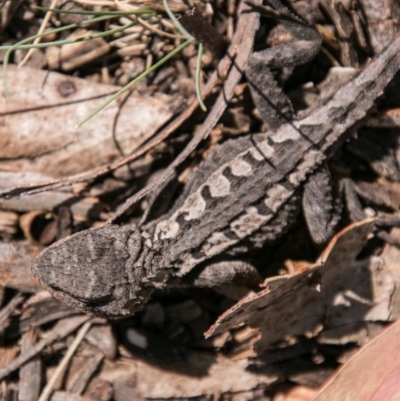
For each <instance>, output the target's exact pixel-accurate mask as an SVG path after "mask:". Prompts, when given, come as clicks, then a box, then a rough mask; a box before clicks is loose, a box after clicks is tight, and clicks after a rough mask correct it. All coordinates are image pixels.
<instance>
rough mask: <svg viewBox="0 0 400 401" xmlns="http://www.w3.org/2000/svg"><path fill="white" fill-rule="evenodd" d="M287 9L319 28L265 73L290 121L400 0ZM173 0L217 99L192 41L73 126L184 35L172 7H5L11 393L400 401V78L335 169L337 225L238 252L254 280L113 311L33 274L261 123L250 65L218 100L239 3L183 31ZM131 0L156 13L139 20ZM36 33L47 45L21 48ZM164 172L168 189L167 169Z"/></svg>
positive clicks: (4, 390) (384, 29)
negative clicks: (123, 312) (75, 303)
mask: <svg viewBox="0 0 400 401" xmlns="http://www.w3.org/2000/svg"><path fill="white" fill-rule="evenodd" d="M287 3H288V5H289V6H291V7H292V8H293V10H294V11H295V12H296V13H297V14H298V15H300V16H301V17H302V18H303V19H304V20H305V21H306V22H307V23H308V24H311V25H313V26H315V27H316V30H317V31H318V32H319V34H320V35H321V37H322V46H321V50H320V51H319V53H318V54H317V56H316V57H315V58H314V59H313V60H312V61H310V62H308V63H306V64H305V65H302V66H299V67H296V68H295V69H294V70H293V71H292V70H290V71H289V68H287V69H279V70H276V71H273V73H274V76H275V78H276V80H277V82H278V84H279V85H280V86H281V87H282V88H283V89H284V91H285V93H286V94H287V96H288V97H289V98H290V100H291V102H292V104H293V108H294V111H295V112H298V113H301V112H302V111H304V110H306V109H307V108H309V107H311V106H312V105H315V104H318V103H317V102H318V99H319V98H320V97H323V96H328V95H329V93H332V92H333V91H334V90H336V88H337V87H338V85H340V84H341V83H343V82H345V81H347V80H348V79H349V78H350V77H352V76H354V74H355V73H356V72H357V71H358V69H360V68H362V66H363V65H364V64H365V63H366V62H367V61H368V60H369V59H370V58H373V57H375V56H377V55H379V54H380V53H381V51H382V50H383V49H384V48H386V47H387V46H388V45H389V44H390V43H391V42H392V41H393V39H394V37H395V36H396V35H397V34H398V32H399V29H400V4H399V3H398V2H397V1H396V0H380V1H379V2H377V1H376V0H374V1H372V0H354V1H348V0H309V1H295V0H290V1H288V2H287ZM168 4H169V6H170V8H171V10H172V11H173V12H174V13H175V14H177V15H178V14H179V15H180V17H181V20H182V24H184V22H185V21H186V22H185V23H186V26H188V28H187V29H188V30H189V29H194V31H193V33H192V34H193V35H194V36H195V39H197V40H198V41H201V42H202V43H204V46H205V50H204V54H203V56H202V58H201V62H202V74H201V78H200V79H201V86H202V90H203V98H204V102H205V105H206V107H207V111H202V110H201V108H200V107H199V106H198V101H197V98H196V79H195V78H196V64H197V54H198V46H197V43H196V42H193V43H190V44H189V45H188V46H187V47H185V48H184V49H183V50H181V51H180V52H178V53H177V54H176V55H174V56H173V57H171V58H170V59H169V60H167V61H166V62H165V63H164V64H163V65H162V66H161V67H160V68H158V69H156V70H154V71H151V72H150V73H149V74H148V75H147V76H145V77H144V78H143V79H141V80H140V81H139V82H137V83H135V85H132V86H131V87H130V88H129V90H128V91H126V92H125V93H123V94H121V96H120V97H118V99H116V100H114V101H113V102H112V103H110V104H109V105H108V106H107V107H106V108H105V109H104V110H101V111H100V112H99V113H98V114H96V115H95V116H93V117H92V118H91V119H90V120H88V121H87V122H85V123H84V124H83V125H82V126H80V127H79V128H77V125H78V124H80V123H81V122H82V121H83V120H84V119H85V118H86V117H88V116H89V115H90V114H91V113H92V112H93V111H94V110H96V109H97V108H98V107H100V106H101V105H102V104H103V103H104V102H105V101H106V100H107V99H109V98H110V97H111V96H113V95H114V94H115V93H116V92H118V91H119V90H120V88H121V87H123V86H124V85H127V84H129V82H131V81H132V80H133V79H135V78H136V77H137V76H139V75H140V74H142V73H143V72H144V71H145V70H146V69H147V68H149V67H151V66H152V65H154V64H155V63H156V62H158V61H159V60H161V59H162V58H163V57H164V56H166V55H168V53H169V52H171V51H173V50H174V49H176V48H177V47H178V46H179V45H181V44H182V43H183V42H184V41H185V38H184V37H183V36H182V34H181V33H180V32H179V31H178V30H177V28H176V26H175V25H174V23H173V22H171V20H170V19H169V18H168V16H167V14H166V13H165V10H164V7H163V5H162V2H151V1H145V2H144V3H141V4H137V3H135V2H134V1H122V0H121V1H117V0H107V1H106V0H104V1H103V0H98V1H96V0H90V1H89V0H79V1H78V0H75V1H69V0H58V1H50V0H43V1H36V0H26V1H23V0H14V1H6V0H0V35H1V44H2V47H1V48H0V59H1V61H2V64H3V74H2V77H1V78H0V79H1V81H2V86H3V91H2V94H1V96H0V286H1V287H0V308H1V310H0V333H1V334H0V335H1V343H0V379H1V385H0V399H1V400H10V401H11V400H20V401H36V400H40V401H44V400H53V401H62V400H72V401H75V400H76V401H79V400H86V401H93V400H99V401H100V400H101V401H111V400H115V401H128V400H142V399H152V400H153V399H157V400H158V399H169V400H178V399H179V400H188V399H199V400H203V399H204V400H233V401H242V400H265V401H267V400H271V401H272V400H273V401H306V400H328V401H329V400H343V399H345V398H344V397H345V396H346V397H347V396H349V397H350V398H349V399H352V400H367V399H370V398H368V397H369V396H370V394H375V395H377V394H378V398H375V399H379V400H390V399H393V400H394V399H396V395H398V392H399V390H398V389H397V388H398V387H399V386H398V385H396V384H393V383H395V382H396V380H395V377H396V372H397V370H398V367H397V365H398V364H399V363H400V362H399V361H400V357H399V355H398V354H399V352H398V350H399V349H400V348H399V347H400V344H399V343H398V342H399V338H400V336H398V335H397V331H398V330H399V329H398V327H397V326H398V325H397V324H396V323H394V324H392V325H390V324H391V323H392V322H395V321H396V320H397V317H399V316H400V292H399V287H400V247H399V245H400V230H399V228H398V227H399V221H400V220H399V216H398V211H399V207H400V95H399V90H398V88H399V87H400V86H399V85H400V76H399V74H397V76H396V77H395V79H394V80H393V81H392V82H391V84H390V85H389V86H388V87H387V88H386V90H385V93H384V95H383V96H381V97H380V98H379V99H377V101H376V106H375V107H374V109H373V110H370V112H369V113H368V116H367V117H366V118H365V119H363V120H362V121H361V122H360V123H359V124H358V125H357V126H356V127H354V128H353V129H352V130H351V132H349V135H348V137H347V138H346V141H345V142H344V143H343V144H342V146H341V147H340V148H339V149H338V150H337V151H336V152H335V154H333V155H331V157H330V159H329V161H328V162H327V167H328V168H329V171H330V176H331V179H332V182H333V185H334V188H336V189H338V192H340V191H339V189H340V190H341V191H345V190H343V188H347V192H348V193H346V197H345V196H343V195H342V192H340V194H339V195H337V198H343V199H344V200H343V202H342V200H341V201H340V205H341V206H339V207H338V210H339V217H338V224H337V226H336V228H335V232H334V235H333V236H331V237H330V238H329V240H328V241H324V242H323V243H322V244H319V245H315V243H314V242H313V241H312V239H311V236H310V234H309V230H308V228H307V224H306V221H305V218H304V217H303V214H302V212H301V210H300V208H299V210H298V213H297V215H296V216H297V217H296V219H295V223H294V224H293V226H292V227H290V229H288V230H287V232H286V233H285V234H284V235H283V236H282V237H281V238H280V239H279V240H277V241H275V242H272V243H269V244H267V245H264V244H261V245H260V246H256V247H254V249H252V250H251V251H250V252H246V253H244V254H241V255H240V259H241V260H244V261H246V262H248V263H251V264H252V265H254V266H255V267H256V268H257V269H258V271H259V273H260V275H261V277H262V284H261V285H260V286H256V287H254V286H253V287H252V288H250V289H249V288H244V287H239V286H238V285H236V284H232V285H228V286H226V287H225V288H224V290H223V291H215V290H213V289H205V288H180V289H178V288H168V289H163V290H159V291H156V292H155V294H154V295H153V296H152V298H151V300H150V302H149V303H148V304H147V305H146V306H145V308H144V309H143V311H141V312H138V313H136V314H135V315H133V316H131V317H128V318H124V319H120V320H111V319H110V320H108V319H105V318H100V317H93V316H88V315H85V314H83V313H82V312H80V311H78V310H76V309H73V308H71V307H70V306H68V305H65V304H63V303H62V302H60V301H58V300H57V299H55V298H53V297H52V296H50V294H49V293H47V292H46V291H45V290H43V289H42V288H41V286H40V284H39V282H38V281H37V279H36V278H35V277H33V274H32V272H31V265H32V262H33V260H34V259H35V257H36V256H37V255H38V254H39V253H40V252H41V251H42V250H43V249H45V247H47V246H48V245H50V244H52V243H54V242H55V241H58V240H61V239H63V238H66V237H67V236H69V235H71V234H73V233H75V232H78V231H81V230H85V229H88V228H90V227H101V226H102V225H103V224H105V222H106V221H107V220H108V219H110V218H112V217H113V216H114V217H115V216H116V214H117V217H118V223H121V224H124V223H128V222H129V223H132V222H133V223H136V224H138V225H140V224H144V222H148V221H151V220H155V219H157V218H159V217H160V216H162V215H163V214H164V213H167V212H168V210H169V209H170V208H171V205H173V204H174V202H175V201H176V199H177V198H178V196H179V194H180V193H182V191H183V187H184V185H185V183H186V182H187V180H188V179H189V177H190V176H191V174H192V173H193V172H194V171H196V170H197V169H198V168H199V165H200V164H201V162H202V161H203V160H204V159H206V158H207V157H208V156H209V155H210V154H212V152H213V151H214V149H215V147H216V146H217V144H218V143H222V142H224V141H226V140H228V139H234V140H235V139H236V138H238V137H239V136H242V135H246V134H249V133H255V132H260V131H266V130H267V129H268V127H267V125H266V123H265V121H264V120H263V118H262V116H261V114H260V112H259V110H257V108H256V107H255V105H254V102H253V100H252V95H251V91H250V89H249V83H248V82H247V79H246V77H245V76H244V75H243V76H242V74H241V73H240V74H239V75H237V79H236V82H235V83H234V85H233V86H232V85H231V86H232V87H231V88H230V91H231V98H229V99H227V101H228V104H227V105H225V104H224V105H223V106H221V104H220V103H218V95H219V94H220V93H221V91H222V88H223V87H224V85H225V82H228V80H229V79H230V78H229V76H230V75H229V73H230V71H232V69H233V67H232V68H231V65H232V57H228V56H226V54H230V53H229V52H231V51H232V49H233V48H235V46H236V48H237V47H239V49H241V50H240V51H241V52H243V53H241V54H242V55H245V54H250V52H251V50H252V49H251V46H250V47H249V46H247V48H246V45H245V44H243V42H241V39H242V37H241V36H240V35H241V34H240V30H239V29H238V26H239V27H240V21H241V20H240V18H243V15H245V13H240V11H241V10H242V8H243V7H246V5H245V2H241V1H235V0H215V1H210V2H209V3H204V2H198V3H195V4H194V5H195V7H196V13H197V14H196V15H197V17H196V18H197V19H196V18H195V19H191V20H190V21H189V23H188V20H185V18H186V16H187V15H188V14H187V13H188V11H189V10H192V7H193V5H192V4H186V3H185V2H181V1H180V0H173V1H171V2H169V3H168ZM37 7H47V9H41V8H37ZM49 7H51V8H52V9H55V8H56V9H59V10H61V11H71V10H72V11H79V12H92V11H96V12H101V11H103V12H105V11H113V12H115V11H119V12H120V14H119V15H111V14H108V15H107V16H103V17H102V18H100V17H99V16H94V15H88V14H85V13H81V14H76V13H72V14H70V13H64V12H61V11H60V12H56V11H53V12H49V11H48V8H49ZM247 7H248V6H247ZM138 8H142V9H144V8H146V9H148V11H147V12H146V13H143V14H141V15H140V16H133V15H132V14H128V12H129V11H130V12H131V11H132V10H134V9H138ZM121 12H122V14H121ZM124 12H125V14H123V13H124ZM95 17H96V18H99V20H96V22H92V21H90V19H91V18H95ZM274 23H276V21H275V22H274V21H271V18H266V17H263V16H261V18H260V28H259V30H258V31H257V34H256V36H255V39H254V48H255V49H258V48H261V47H263V46H265V45H266V43H268V44H269V45H271V43H272V42H273V41H274V40H278V39H279V40H280V39H281V38H276V37H273V38H271V37H269V36H268V35H269V34H270V36H272V34H271V32H272V28H271V26H273V25H274ZM271 24H272V25H271ZM254 29H255V28H254ZM42 31H44V32H46V33H45V34H44V35H42V36H40V39H39V40H38V41H37V43H36V44H38V45H39V46H37V47H39V48H35V49H34V50H29V49H28V48H26V47H21V45H25V44H27V43H32V42H33V40H30V41H26V42H24V43H21V42H22V41H24V40H26V39H27V38H30V37H32V36H35V35H38V33H39V34H40V32H42ZM104 32H109V34H108V35H107V36H104V35H103V33H104ZM82 38H84V39H82ZM88 38H90V39H91V40H86V39H88ZM53 42H54V43H53ZM17 44H18V46H17ZM229 46H230V47H229ZM7 50H9V51H7ZM246 52H247V53H246ZM243 57H244V60H243V65H244V63H245V61H246V57H245V56H243ZM243 57H242V58H243ZM236 60H237V63H240V62H241V61H240V57H239V56H238V57H237V58H236ZM286 70H287V71H286ZM227 76H228V78H227ZM229 82H230V81H229ZM229 82H228V83H229ZM228 92H229V91H227V93H228ZM7 93H8V96H7ZM350 96H351V94H350ZM218 107H220V109H218ZM218 110H221V111H222V112H223V113H222V116H221V117H220V118H219V114H218ZM213 113H214V114H218V118H215V117H213V115H214V114H213ZM171 166H173V167H174V170H175V172H176V174H175V177H174V180H173V182H172V181H171V182H169V181H168V182H166V181H163V177H164V176H165V175H166V172H167V171H168V168H171ZM157 182H161V187H160V185H158V186H156V185H155V183H157ZM167 184H168V185H167ZM153 187H155V188H153ZM160 188H161V189H162V190H161V189H160ZM139 191H141V192H139ZM350 192H351V193H350ZM138 193H139V194H142V193H145V196H142V197H140V199H138V196H136V198H135V195H136V194H138ZM349 193H350V195H351V196H352V198H351V196H349ZM332 197H334V196H333V195H332ZM349 198H351V199H352V200H353V202H356V203H357V206H358V208H357V210H358V211H360V213H359V214H357V213H355V212H354V210H356V209H355V208H352V207H351V206H352V205H351V204H350V203H351V202H350V201H349ZM342 203H343V204H342ZM127 205H129V207H128V206H127ZM356 214H357V215H356ZM378 221H379V225H377V222H378ZM222 256H224V257H229V256H230V255H229V252H227V253H226V255H222ZM397 301H399V304H398V303H397ZM398 314H399V316H398ZM360 350H361V351H360ZM376 377H380V378H381V379H382V380H380V381H379V383H378V382H377V381H375V380H374V378H376ZM329 383H330V385H329ZM349 383H350V384H349ZM366 383H368V385H367V384H366ZM324 386H327V387H324ZM320 391H323V392H322V393H320V395H318V393H319V392H320ZM363 391H365V392H364V393H363ZM361 397H362V398H361ZM390 397H393V398H390ZM371 399H372V398H371Z"/></svg>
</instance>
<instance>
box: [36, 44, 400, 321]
mask: <svg viewBox="0 0 400 401" xmlns="http://www.w3.org/2000/svg"><path fill="white" fill-rule="evenodd" d="M399 69H400V36H397V37H396V38H395V39H394V40H393V42H392V43H391V44H390V46H389V47H388V48H387V49H386V50H385V51H384V52H383V53H382V54H381V55H379V56H378V57H377V58H376V59H374V60H372V61H370V62H369V63H367V64H366V65H365V66H364V67H363V68H362V69H361V70H360V72H359V73H358V74H357V75H356V76H355V77H354V78H353V79H351V80H350V81H348V82H347V83H345V84H344V85H342V86H341V87H340V88H339V89H338V90H337V91H336V92H335V93H334V94H333V95H332V96H331V97H329V98H327V99H323V100H322V101H321V103H319V104H318V105H316V106H315V107H312V108H311V110H310V111H309V112H308V113H306V114H305V115H304V116H303V117H301V118H299V119H298V120H295V121H287V122H284V123H283V124H281V125H279V127H278V128H277V129H275V130H273V131H268V132H266V133H254V134H249V135H247V136H243V137H240V138H237V139H235V140H227V141H225V142H223V143H222V144H220V145H218V146H217V147H216V149H215V151H214V152H213V153H212V154H211V155H210V156H209V157H208V158H207V159H206V160H205V161H204V162H203V163H202V164H201V165H200V167H199V169H198V170H197V172H195V173H194V174H193V175H192V177H191V178H190V179H189V181H188V183H187V184H186V186H185V188H184V191H183V193H182V195H181V196H180V197H179V198H178V200H177V201H176V203H175V205H174V207H173V208H172V210H171V211H170V212H169V213H168V214H167V215H165V216H163V217H161V218H160V219H158V220H155V221H151V222H149V223H147V224H145V225H144V226H142V227H137V226H136V225H134V224H125V225H121V226H119V225H115V224H114V225H106V226H103V227H101V228H91V229H88V230H85V231H81V232H78V233H76V234H74V235H72V236H70V237H67V238H65V239H63V240H61V241H59V242H56V243H54V244H53V245H51V246H50V247H48V248H47V249H45V250H44V251H43V252H42V253H41V254H39V256H38V257H37V258H36V260H35V261H34V263H33V266H32V269H33V273H34V275H35V276H36V277H37V278H38V279H39V281H40V282H41V284H42V285H43V287H44V288H45V289H47V290H48V291H49V292H50V293H51V294H52V295H54V296H55V297H56V298H59V299H60V300H62V301H63V302H66V303H67V304H69V305H71V306H74V307H77V308H79V309H81V310H82V311H84V312H87V313H91V314H95V315H100V316H106V317H111V318H119V317H124V316H128V315H132V314H133V313H135V312H137V311H139V310H141V309H142V308H143V307H144V305H145V304H146V303H147V302H148V300H149V298H150V297H151V295H152V293H153V292H154V290H155V289H157V288H158V289H160V288H161V289H162V288H165V287H166V286H173V285H175V284H177V283H179V282H181V281H183V280H184V278H185V277H187V276H188V275H190V273H192V272H193V271H194V270H195V268H196V267H197V266H199V265H200V264H201V263H203V262H205V261H207V260H210V259H211V258H212V257H214V256H216V255H220V254H222V253H223V252H225V251H227V250H229V249H231V248H232V247H234V246H236V245H238V244H239V243H241V242H242V241H243V240H246V239H248V238H251V236H252V235H254V234H255V233H257V232H258V231H259V230H260V229H264V230H265V232H266V238H267V239H271V240H273V239H276V238H278V237H279V236H280V235H281V234H282V233H283V232H284V231H285V229H286V228H287V226H288V225H289V224H290V223H291V220H290V211H291V208H292V204H294V203H296V202H297V201H298V200H299V189H300V188H301V187H302V186H304V184H305V183H306V182H307V179H308V178H309V177H310V176H311V175H312V174H313V173H314V172H315V171H316V170H317V168H318V167H319V166H320V165H321V164H322V163H323V162H324V161H325V160H326V159H327V158H328V157H329V155H330V154H331V153H332V152H333V150H335V148H337V147H338V146H339V145H340V144H341V143H342V142H343V140H344V139H345V138H346V135H345V134H346V133H347V132H348V131H349V129H350V128H351V127H353V126H354V125H355V124H356V123H358V122H359V121H360V120H361V119H362V118H363V117H365V116H366V114H367V112H368V111H369V110H370V109H371V108H372V107H373V105H374V101H375V99H376V98H377V97H378V96H380V95H381V94H382V92H383V90H384V88H385V87H386V85H387V84H388V83H389V82H390V81H391V79H392V78H393V77H394V75H395V74H396V73H397V72H398V70H399ZM211 284H212V283H211Z"/></svg>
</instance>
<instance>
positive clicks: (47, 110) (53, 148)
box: [0, 66, 182, 177]
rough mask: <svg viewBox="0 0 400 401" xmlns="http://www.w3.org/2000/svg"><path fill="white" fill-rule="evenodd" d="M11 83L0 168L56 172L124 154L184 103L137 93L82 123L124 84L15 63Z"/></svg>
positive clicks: (0, 134) (0, 116) (1, 119)
mask: <svg viewBox="0 0 400 401" xmlns="http://www.w3.org/2000/svg"><path fill="white" fill-rule="evenodd" d="M32 77H35V78H34V79H32ZM0 85H3V80H2V79H0ZM8 87H9V88H11V101H10V102H7V101H6V99H5V98H4V96H1V97H0V109H1V113H0V123H1V124H0V159H1V161H0V169H6V170H8V171H10V170H15V171H29V172H40V173H43V174H47V175H49V176H51V177H61V176H66V175H69V174H76V173H80V172H83V171H86V170H88V169H91V168H94V167H98V166H100V165H102V164H105V163H108V162H110V161H113V160H115V159H117V158H119V157H120V156H121V151H122V152H123V154H129V153H131V152H133V151H134V150H135V149H137V148H138V147H139V146H140V145H141V144H143V143H144V142H145V141H146V140H147V139H149V138H150V137H151V136H152V135H153V134H154V133H155V132H156V131H157V130H158V129H159V128H160V127H161V126H162V125H164V124H165V123H166V122H167V121H168V120H169V119H170V118H172V117H173V115H174V114H175V113H176V112H177V110H178V108H179V107H180V106H181V104H182V99H180V98H177V97H175V98H172V97H171V96H168V95H164V94H152V95H151V96H140V95H138V94H136V93H132V94H130V95H129V96H126V95H125V96H122V97H120V98H118V100H116V101H115V102H113V103H112V104H110V105H109V106H108V107H107V108H106V109H104V110H103V111H102V112H101V113H99V114H98V115H97V116H96V117H95V118H92V119H91V120H90V121H88V122H87V123H86V124H84V125H83V126H82V127H81V128H79V129H77V128H76V125H77V124H78V123H79V122H80V121H81V120H83V119H84V118H85V117H87V116H88V115H89V114H90V113H91V112H92V111H94V110H95V109H96V108H97V107H98V106H100V104H101V103H103V102H104V101H105V100H106V99H108V98H109V97H110V96H111V95H113V94H114V93H116V92H117V91H118V90H119V89H120V88H119V87H116V86H111V85H102V84H96V83H93V82H89V81H87V80H83V79H79V78H74V77H66V76H65V75H61V74H58V73H56V72H46V71H38V70H35V69H31V68H27V67H24V68H20V69H15V68H13V67H12V66H10V67H9V70H8ZM38 122H40V123H38Z"/></svg>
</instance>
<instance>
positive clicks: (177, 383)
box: [99, 352, 277, 399]
mask: <svg viewBox="0 0 400 401" xmlns="http://www.w3.org/2000/svg"><path fill="white" fill-rule="evenodd" d="M246 367H247V361H245V360H243V361H237V362H232V361H230V360H228V359H226V358H223V357H217V358H216V357H215V356H213V355H211V354H208V353H205V352H191V353H188V354H187V357H186V358H185V359H184V360H180V361H177V362H176V363H174V364H171V366H170V370H166V369H162V368H160V367H159V366H157V365H154V364H149V363H146V362H144V361H142V360H139V359H135V360H133V359H122V360H119V361H117V362H110V361H107V360H106V361H105V364H104V368H103V369H102V371H101V373H100V375H99V379H101V380H105V381H108V382H111V383H122V384H124V385H126V386H129V387H131V388H132V390H133V391H134V392H135V393H136V394H138V395H139V396H141V397H144V398H162V399H168V398H187V397H200V396H203V395H205V394H208V395H215V394H221V393H237V392H242V391H249V390H253V389H256V388H257V387H259V386H265V385H268V384H271V383H273V382H274V381H276V380H277V376H267V375H265V374H256V373H252V372H249V371H246ZM174 368H176V370H173V369H174Z"/></svg>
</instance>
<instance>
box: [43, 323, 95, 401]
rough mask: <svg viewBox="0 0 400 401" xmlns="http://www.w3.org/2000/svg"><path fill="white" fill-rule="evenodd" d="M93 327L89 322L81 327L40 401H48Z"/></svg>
mask: <svg viewBox="0 0 400 401" xmlns="http://www.w3.org/2000/svg"><path fill="white" fill-rule="evenodd" d="M91 325H92V322H91V321H90V320H89V321H88V322H86V323H85V324H84V325H83V326H82V327H81V329H80V330H79V332H78V334H77V335H76V337H75V340H74V342H73V343H72V344H71V345H70V347H69V349H68V351H67V353H66V354H65V355H64V358H63V359H62V360H61V362H60V363H59V365H58V366H57V369H56V370H55V371H54V373H53V376H51V378H50V380H49V381H48V382H47V384H46V387H45V388H44V389H43V391H42V394H41V395H40V397H39V400H38V401H47V399H48V398H49V395H50V393H51V391H52V390H53V387H54V384H55V382H56V381H57V379H58V377H59V376H60V375H61V374H62V373H63V372H64V370H65V368H66V367H67V365H68V363H69V361H70V359H71V358H72V356H73V355H74V353H75V351H76V349H77V348H78V346H79V344H80V343H81V342H82V340H83V339H84V338H85V335H86V333H87V332H88V330H89V329H90V326H91Z"/></svg>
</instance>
